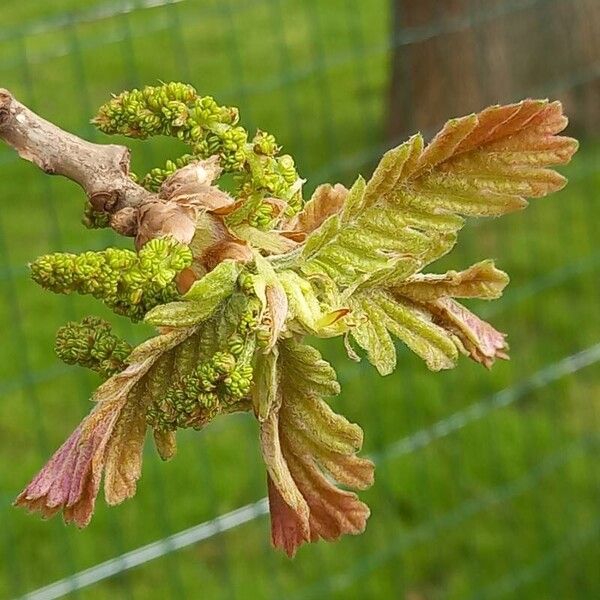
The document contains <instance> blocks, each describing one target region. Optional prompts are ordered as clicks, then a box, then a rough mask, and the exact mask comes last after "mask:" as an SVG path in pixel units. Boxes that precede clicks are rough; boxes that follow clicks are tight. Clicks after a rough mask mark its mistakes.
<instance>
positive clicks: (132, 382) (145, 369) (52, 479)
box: [15, 330, 193, 527]
mask: <svg viewBox="0 0 600 600" xmlns="http://www.w3.org/2000/svg"><path fill="white" fill-rule="evenodd" d="M192 332H193V331H190V330H177V331H173V332H169V333H166V334H163V335H160V336H157V337H155V338H151V339H150V340H148V341H147V342H144V343H143V344H141V345H140V346H138V347H137V348H136V349H135V350H134V351H133V352H132V353H131V355H130V359H129V366H128V367H127V368H126V369H125V370H124V371H122V372H121V373H118V374H117V375H113V377H111V378H110V379H108V380H107V381H105V382H104V383H103V384H102V385H101V386H100V387H99V388H98V390H96V392H95V394H94V397H93V399H94V400H95V402H96V406H95V407H94V409H93V410H92V412H91V413H90V414H89V415H88V416H87V417H86V418H85V419H84V420H83V421H82V422H81V424H80V425H79V427H77V429H76V430H75V431H74V432H73V434H72V435H71V436H70V437H69V438H68V440H67V441H66V442H65V443H64V444H63V445H62V446H61V447H60V448H59V449H58V450H57V451H56V453H55V454H54V455H53V456H52V458H51V459H50V460H49V461H48V463H47V464H46V466H45V467H44V468H43V469H42V470H41V471H40V472H39V473H38V475H37V476H36V477H35V478H34V479H33V480H32V481H31V483H30V484H29V485H28V486H27V487H26V488H25V490H24V491H23V492H21V494H20V495H19V496H18V498H17V499H16V500H15V505H17V506H22V507H25V508H28V509H29V510H32V511H39V512H40V513H41V514H42V515H43V516H44V517H50V516H52V515H54V514H55V513H56V512H58V511H59V510H62V511H63V514H64V518H65V521H66V522H67V523H71V522H73V523H75V524H76V525H77V526H79V527H85V526H86V525H88V523H89V522H90V519H91V518H92V514H93V512H94V506H95V503H96V496H97V494H98V490H99V487H100V480H101V477H102V473H103V471H105V470H106V472H107V474H108V478H107V481H106V483H105V486H106V488H105V491H106V495H107V501H109V503H113V504H114V503H118V502H120V501H122V500H124V499H125V498H126V497H128V496H130V495H132V494H133V493H134V492H135V481H136V480H137V478H139V474H140V472H139V465H140V461H141V444H140V437H143V434H144V432H145V430H146V427H145V423H144V425H143V426H142V425H141V424H140V422H139V420H138V414H137V411H136V409H135V407H133V406H131V404H130V403H135V402H137V401H138V400H139V396H138V393H137V391H136V387H137V386H138V385H140V384H141V385H143V382H144V381H146V378H147V376H148V374H149V373H150V374H151V369H152V367H153V365H154V363H155V362H156V361H157V360H158V359H159V358H160V357H161V356H163V355H164V354H165V353H168V352H169V351H170V350H172V349H173V348H174V347H176V346H177V345H178V344H180V343H181V342H182V341H183V340H185V339H186V338H187V337H188V336H189V335H191V333H192ZM138 389H139V388H138ZM142 414H143V413H142ZM122 417H123V420H121V418H122ZM130 419H132V421H130Z"/></svg>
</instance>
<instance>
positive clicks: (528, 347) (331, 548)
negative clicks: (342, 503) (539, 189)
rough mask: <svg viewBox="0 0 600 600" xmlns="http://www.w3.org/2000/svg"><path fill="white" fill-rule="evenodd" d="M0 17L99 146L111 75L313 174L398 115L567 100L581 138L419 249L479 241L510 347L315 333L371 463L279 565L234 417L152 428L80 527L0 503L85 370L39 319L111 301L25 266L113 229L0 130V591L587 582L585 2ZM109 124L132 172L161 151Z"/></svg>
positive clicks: (93, 245) (546, 590)
mask: <svg viewBox="0 0 600 600" xmlns="http://www.w3.org/2000/svg"><path fill="white" fill-rule="evenodd" d="M1 12H2V15H1V16H0V87H6V88H8V89H10V90H11V91H12V92H14V93H15V95H17V96H18V97H19V98H20V99H22V100H23V101H24V102H25V103H26V104H28V105H29V106H31V107H32V108H33V109H34V110H36V111H37V112H39V113H40V114H42V115H43V116H44V117H46V118H48V119H49V120H51V121H54V122H56V123H57V124H59V125H60V126H62V127H63V128H65V129H68V130H71V131H73V132H76V133H78V134H79V135H82V136H85V137H87V138H89V139H92V140H94V141H105V140H107V138H105V137H103V136H101V135H100V134H98V133H97V132H95V131H94V130H93V128H92V127H91V125H90V124H89V120H90V118H91V117H92V116H93V114H94V111H95V109H96V108H97V106H98V105H99V104H101V103H102V102H103V101H104V100H105V99H106V98H107V97H108V95H109V94H110V93H115V92H119V91H120V90H122V89H125V88H131V87H135V86H142V85H144V84H147V83H150V84H152V83H155V82H156V81H158V80H163V81H168V80H182V81H189V82H190V83H192V84H193V85H194V86H196V88H197V89H199V90H200V91H201V92H202V93H205V94H211V95H213V96H214V97H215V98H216V99H217V100H218V101H219V102H222V103H228V104H232V105H236V106H239V107H240V112H241V119H242V123H243V124H244V125H245V126H247V128H248V129H250V130H253V129H256V128H260V129H264V130H267V131H269V132H272V133H274V134H275V135H276V136H277V139H278V141H279V142H280V143H281V144H282V145H283V146H284V148H285V150H286V151H287V152H289V153H290V154H292V155H293V156H294V157H295V158H296V162H297V164H298V166H299V169H300V172H301V174H302V175H303V176H304V177H306V178H307V184H306V187H307V189H308V191H311V190H312V189H313V188H314V187H315V186H316V185H317V184H319V183H322V182H325V181H329V182H332V183H333V182H335V181H340V182H342V183H345V184H349V183H351V182H352V180H353V179H354V178H355V177H356V175H357V174H358V173H359V172H360V173H362V174H363V175H365V176H369V175H370V173H371V170H372V168H373V165H374V164H375V162H376V160H377V159H378V157H379V156H380V155H381V154H382V152H384V151H385V150H386V149H387V148H389V147H391V146H393V145H395V144H397V143H399V142H400V141H402V140H403V139H405V138H406V137H408V135H410V134H411V133H413V132H415V131H417V130H421V131H423V132H424V133H425V134H426V135H427V136H431V135H432V134H433V133H434V132H435V130H436V128H437V127H439V126H440V124H441V123H443V122H444V121H445V120H446V119H447V118H449V117H452V116H460V115H462V114H466V113H468V112H471V111H473V110H478V109H481V108H483V107H484V106H486V105H488V104H491V103H497V102H509V101H517V100H519V99H521V98H524V97H534V96H535V97H552V98H559V99H561V100H563V102H564V103H565V107H566V109H567V112H568V114H569V115H570V117H571V126H570V127H571V129H570V133H572V134H573V135H577V136H578V137H579V138H580V139H581V149H580V151H579V153H578V154H577V155H576V157H575V160H574V161H573V163H572V164H571V165H570V166H568V167H567V168H565V169H564V172H565V174H566V175H567V177H568V178H569V180H570V183H569V185H568V186H567V187H566V188H565V189H564V190H563V191H561V192H560V193H558V194H555V195H553V196H552V197H549V198H547V199H543V200H540V201H537V202H533V203H532V204H531V206H530V207H529V208H528V209H527V210H526V211H525V212H523V213H519V214H516V215H511V216H508V217H504V218H503V219H501V220H493V221H477V222H473V223H469V224H468V225H467V227H466V228H465V230H464V231H463V232H462V235H461V237H460V241H459V244H458V246H457V249H456V250H455V251H454V252H453V253H452V254H451V255H450V256H448V257H446V258H444V259H443V261H442V262H443V264H441V265H436V269H437V268H439V269H440V270H441V269H442V268H457V269H458V268H464V267H466V266H468V265H469V264H472V263H473V262H476V261H477V260H480V259H482V258H485V257H493V258H495V259H496V260H497V262H498V264H499V266H500V267H501V268H503V269H504V270H506V271H508V272H509V273H510V274H511V279H512V281H511V285H510V286H509V288H508V290H507V291H506V292H505V295H504V297H503V298H502V299H501V300H499V301H496V302H495V303H493V304H489V305H480V306H477V307H476V308H477V310H478V312H479V313H480V314H482V315H483V316H484V317H485V318H487V319H489V320H491V321H492V323H493V324H494V325H495V326H496V327H497V328H498V329H500V330H502V331H506V332H507V333H508V334H509V340H510V344H511V356H512V360H511V361H509V362H504V363H502V364H498V365H495V366H494V368H493V369H492V371H490V372H487V371H485V370H484V369H482V368H481V367H479V366H478V365H473V364H469V363H468V362H467V361H466V359H465V360H463V361H461V362H460V363H459V365H458V367H457V368H456V369H455V370H453V371H449V372H443V373H429V372H428V371H427V370H426V368H425V366H424V365H422V364H421V363H420V361H419V360H418V359H417V358H416V357H414V356H412V355H410V353H409V352H407V351H405V350H403V349H402V348H400V347H399V361H398V369H397V371H396V372H395V373H394V374H393V375H391V376H388V377H386V378H380V377H379V376H378V375H377V374H376V372H375V371H374V369H373V368H371V367H370V366H369V365H368V364H367V363H366V362H365V361H363V362H361V363H360V364H355V363H350V362H349V361H347V359H346V358H345V356H344V352H343V349H342V348H340V344H338V343H337V342H336V341H333V342H327V343H322V344H321V345H320V347H321V349H322V351H323V353H324V354H325V356H326V358H327V359H328V360H330V361H331V362H332V363H333V365H334V366H335V367H336V369H337V370H338V373H339V376H340V382H341V384H342V389H343V391H342V394H341V396H340V397H338V398H336V399H334V400H333V401H332V402H333V403H334V408H335V409H336V410H338V411H340V412H342V413H344V414H346V415H347V416H348V417H349V418H350V419H351V420H352V421H355V422H358V423H360V424H361V426H362V427H363V429H364V431H365V440H366V442H365V448H364V452H365V454H368V455H370V456H372V457H373V458H374V459H375V461H376V464H377V472H376V483H375V485H374V486H373V488H371V489H370V490H368V491H367V492H365V493H363V494H362V497H363V498H364V500H365V501H366V502H367V503H368V504H369V505H370V507H371V511H372V515H371V518H370V520H369V524H368V527H367V530H366V532H365V533H364V534H363V535H361V536H358V537H350V538H346V539H344V540H342V541H340V542H338V543H336V544H335V545H330V544H324V543H319V544H315V545H309V546H307V547H305V548H303V549H302V550H301V551H300V552H299V553H298V555H297V557H296V558H295V559H294V560H293V561H290V560H288V559H287V558H285V557H284V556H281V555H280V554H278V553H276V552H275V551H274V550H272V549H271V547H270V542H269V530H268V519H267V518H266V513H267V506H266V502H265V499H264V498H263V496H264V491H265V475H264V466H263V465H262V463H261V460H260V453H259V449H258V444H257V431H256V427H255V425H254V423H253V422H252V420H251V419H250V418H246V417H245V416H242V415H240V416H232V417H227V418H223V419H221V420H217V421H216V422H215V423H213V424H212V425H211V426H209V427H208V428H207V429H206V430H205V431H203V432H201V433H198V432H187V431H186V432H182V433H181V434H180V436H179V452H178V456H177V457H176V458H175V459H174V460H173V461H172V462H170V463H167V464H163V463H161V461H160V460H159V459H158V457H157V456H156V455H155V452H154V449H153V448H152V447H151V444H148V445H147V446H148V447H147V448H146V451H145V456H144V473H143V477H142V479H141V481H140V485H139V491H138V494H137V496H136V498H134V499H133V500H131V501H129V502H127V503H125V504H123V505H122V506H120V507H117V508H110V509H109V508H108V507H106V506H105V505H104V503H103V502H102V500H100V501H99V502H98V507H97V511H96V515H95V517H94V519H93V521H92V524H91V525H90V526H89V527H88V528H87V529H86V530H83V531H78V530H75V529H72V528H67V527H65V526H64V525H63V524H62V522H61V521H60V520H59V519H58V518H56V519H53V520H51V521H47V522H43V521H40V520H39V519H37V517H33V516H30V515H26V514H24V513H23V512H22V511H19V510H17V509H15V508H13V507H12V506H11V504H12V501H13V499H14V497H15V496H16V494H17V493H18V492H19V491H20V489H21V488H22V487H23V486H24V485H25V484H26V483H27V481H28V480H29V478H30V477H31V475H33V474H34V473H35V472H36V471H37V470H38V469H39V468H40V466H41V465H42V463H43V462H44V461H45V460H46V459H47V458H48V457H49V455H50V454H51V452H52V451H53V450H54V449H55V448H56V447H57V446H58V445H59V444H60V443H61V442H62V440H63V439H64V438H65V437H66V436H67V435H68V434H69V433H70V431H71V430H72V429H73V428H74V427H75V426H76V424H77V423H78V422H79V420H80V419H81V417H82V416H83V415H84V414H85V413H86V412H87V411H88V408H89V403H88V398H89V396H90V392H91V391H92V389H93V387H94V386H95V385H96V384H97V381H95V379H94V377H93V376H90V375H89V374H87V373H85V372H83V371H82V370H78V369H75V368H69V367H65V366H62V365H60V364H58V361H57V359H56V358H55V356H54V354H53V351H52V347H53V340H54V333H55V331H56V329H57V328H58V327H59V326H60V325H61V324H63V323H64V322H65V321H67V320H71V319H76V318H80V317H82V316H85V315H86V314H100V315H101V316H108V315H107V313H106V312H105V311H103V310H102V309H101V308H100V307H98V306H97V305H96V304H95V303H93V302H90V301H88V300H87V299H85V298H82V297H76V298H71V297H62V296H60V297H59V296H53V295H51V294H49V293H41V292H40V291H39V290H37V289H36V287H35V286H34V284H33V282H31V281H30V280H29V278H28V274H27V263H28V262H29V261H31V260H32V259H33V258H35V257H36V256H37V255H39V254H42V253H45V252H49V251H59V250H63V251H81V250H84V249H99V248H102V247H105V246H107V245H109V244H112V243H115V241H116V240H115V238H114V237H113V235H112V234H111V233H107V232H105V231H95V232H90V231H87V230H85V229H84V228H83V227H82V226H81V225H80V218H81V211H82V206H83V197H82V194H81V193H80V192H79V190H78V189H76V188H75V186H74V185H73V184H71V183H69V182H67V181H63V180H59V179H54V178H49V177H46V176H43V175H42V174H41V173H39V172H38V171H36V170H35V169H34V168H33V167H32V166H31V165H29V164H26V163H25V162H23V161H21V160H20V159H18V158H17V157H16V156H15V155H14V154H13V153H12V152H11V151H10V150H9V149H8V148H6V147H0V209H1V210H0V290H1V295H0V327H1V330H2V332H3V336H2V343H1V344H0V439H1V440H2V443H1V444H0V512H1V517H0V518H1V523H2V526H1V527H0V556H1V561H0V598H30V599H36V600H42V599H46V600H48V599H51V598H60V597H69V598H86V599H88V598H91V599H94V600H95V599H103V598H114V597H118V598H126V599H137V598H144V599H147V598H148V599H152V598H157V599H158V598H160V599H162V598H210V599H213V598H214V599H230V598H232V599H245V598H261V599H262V598H265V599H270V598H273V599H275V598H277V599H279V598H294V599H296V598H298V599H299V598H319V599H320V598H344V599H345V600H346V599H348V598H356V599H364V598H402V599H405V600H438V599H464V598H468V599H488V598H511V599H517V598H518V599H519V600H545V599H560V600H562V599H577V600H579V599H584V600H587V599H590V600H591V599H596V598H598V597H600V570H599V569H598V564H599V560H600V546H599V540H598V538H599V535H600V512H599V509H598V506H599V505H600V504H599V500H600V473H599V471H598V468H597V464H598V454H599V450H600V444H599V442H600V440H599V439H598V431H599V426H600V416H599V412H598V411H599V406H598V403H599V401H600V369H599V368H598V362H599V361H600V310H599V308H598V307H599V303H598V300H599V299H598V285H597V281H598V269H599V268H600V248H599V247H598V244H597V240H598V236H599V234H600V230H599V227H598V221H599V219H598V217H599V216H600V209H599V203H598V194H599V190H600V167H599V165H600V140H599V136H600V5H599V4H598V2H597V0H514V1H513V0H505V1H503V0H442V1H436V0H422V1H419V2H417V1H416V0H371V1H370V2H368V3H365V2H360V0H328V2H317V1H316V0H313V1H310V0H296V1H292V0H254V1H251V0H206V1H204V0H202V1H200V0H128V1H119V0H115V1H111V2H107V1H106V0H97V1H91V2H86V3H83V2H81V0H55V2H53V3H45V2H41V1H37V0H36V1H32V2H17V1H16V0H4V4H3V10H2V11H1ZM127 143H128V144H129V145H130V146H131V147H132V151H133V160H134V168H135V169H136V170H139V171H143V170H147V169H148V168H151V167H153V166H156V165H157V164H162V163H163V162H164V159H166V158H168V157H169V156H170V155H169V153H173V152H176V151H178V147H177V145H176V144H175V143H174V142H173V141H167V140H157V141H156V142H155V141H152V142H151V143H145V144H140V143H136V142H133V143H131V142H129V141H128V142H127ZM119 243H123V242H119ZM110 318H111V320H112V321H113V322H114V321H116V319H113V318H112V317H110ZM116 326H117V329H118V330H119V331H120V333H122V334H123V335H125V336H127V337H128V338H129V339H131V340H139V339H141V337H142V336H143V335H146V334H148V333H149V331H147V330H143V328H137V327H136V328H135V329H133V328H131V327H130V326H128V325H127V324H126V323H124V322H121V321H118V322H117V323H116Z"/></svg>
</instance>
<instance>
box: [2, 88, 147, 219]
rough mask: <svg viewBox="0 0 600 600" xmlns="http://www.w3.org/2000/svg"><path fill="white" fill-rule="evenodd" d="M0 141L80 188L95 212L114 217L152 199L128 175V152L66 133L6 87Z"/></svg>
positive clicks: (41, 167) (3, 92) (3, 96)
mask: <svg viewBox="0 0 600 600" xmlns="http://www.w3.org/2000/svg"><path fill="white" fill-rule="evenodd" d="M0 139H2V140H4V141H5V142H6V143H7V144H8V145H10V146H12V147H13V148H14V149H15V150H16V151H17V152H18V153H19V155H20V156H21V157H22V158H24V159H26V160H28V161H30V162H32V163H34V164H35V165H37V166H38V167H39V168H40V169H42V171H44V172H45V173H48V174H49V175H62V176H63V177H66V178H68V179H71V180H72V181H74V182H75V183H77V184H79V185H80V186H81V187H82V188H83V190H84V192H85V193H86V194H87V197H88V199H89V201H90V203H91V205H92V206H93V208H94V209H95V210H97V211H104V212H107V213H109V214H114V213H116V212H117V211H119V210H122V209H124V208H128V209H129V208H137V207H139V206H140V205H142V204H144V203H147V202H149V201H152V200H156V199H157V196H156V195H154V194H152V193H150V192H148V191H147V190H145V189H144V188H143V187H141V186H139V185H137V184H136V183H135V182H134V181H132V180H131V178H130V177H129V149H128V148H126V147H125V146H117V145H114V144H94V143H92V142H88V141H86V140H83V139H81V138H79V137H77V136H75V135H73V134H70V133H67V132H66V131H63V130H62V129H60V128H59V127H57V126H56V125H53V124H52V123H50V122H48V121H46V120H45V119H43V118H42V117H40V116H39V115H37V114H35V113H34V112H33V111H31V110H29V109H28V108H27V107H26V106H25V105H23V104H22V103H21V102H19V101H18V100H17V99H16V98H15V97H14V96H13V95H12V94H11V93H10V92H9V91H8V90H5V89H0Z"/></svg>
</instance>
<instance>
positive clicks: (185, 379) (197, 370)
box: [146, 295, 260, 431]
mask: <svg viewBox="0 0 600 600" xmlns="http://www.w3.org/2000/svg"><path fill="white" fill-rule="evenodd" d="M259 307H260V303H259V301H258V298H256V296H254V295H252V296H250V297H247V298H246V299H245V305H244V307H243V308H242V309H241V310H240V312H239V313H238V312H237V310H236V311H234V314H236V317H235V325H234V327H233V331H232V332H231V333H230V334H229V335H228V337H226V338H225V339H224V340H223V346H222V347H223V348H226V349H227V350H224V351H222V350H218V351H216V352H214V353H213V354H212V355H211V356H209V357H208V358H205V359H204V360H202V359H201V360H200V362H199V363H198V364H197V365H196V366H195V367H194V368H193V369H192V370H191V371H190V372H188V374H187V375H185V376H182V377H180V378H179V379H178V380H177V381H175V383H173V384H172V385H171V386H170V387H168V389H167V390H166V392H165V393H164V394H162V395H161V397H160V398H157V399H155V401H154V402H153V403H152V404H151V405H150V407H149V408H148V411H147V413H146V420H147V423H148V424H149V425H150V426H151V427H153V428H155V429H159V430H161V431H168V430H175V429H177V428H188V427H191V428H196V429H201V428H202V427H203V426H204V425H205V424H206V423H207V422H208V421H210V420H211V419H213V418H214V417H216V416H217V415H219V414H221V413H222V412H224V411H226V410H227V409H228V408H229V407H231V406H233V405H235V404H237V403H239V402H241V401H243V400H244V399H246V398H248V396H249V393H250V389H251V386H252V380H253V370H252V366H251V365H250V364H249V363H250V360H251V357H252V355H253V351H252V350H253V349H254V347H255V346H254V343H255V342H254V335H255V331H256V328H257V327H258V325H259V318H258V314H259ZM196 343H201V342H200V340H197V342H196Z"/></svg>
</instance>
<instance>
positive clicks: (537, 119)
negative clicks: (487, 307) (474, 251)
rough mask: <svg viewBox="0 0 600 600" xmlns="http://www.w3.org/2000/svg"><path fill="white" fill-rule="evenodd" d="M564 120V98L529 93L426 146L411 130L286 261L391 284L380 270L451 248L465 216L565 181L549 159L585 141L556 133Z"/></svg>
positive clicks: (452, 126)
mask: <svg viewBox="0 0 600 600" xmlns="http://www.w3.org/2000/svg"><path fill="white" fill-rule="evenodd" d="M566 124H567V120H566V118H565V117H564V116H563V114H562V106H561V105H560V103H559V102H553V103H548V102H547V101H545V100H524V101H523V102H520V103H518V104H512V105H508V106H494V107H490V108H488V109H486V110H484V111H482V112H481V113H479V114H473V115H468V116H466V117H462V118H459V119H452V120H451V121H449V122H448V123H447V124H446V125H445V126H444V128H443V129H442V130H441V131H440V133H439V134H438V135H437V136H436V137H435V138H434V139H433V140H432V141H431V143H430V144H429V145H428V146H427V147H425V148H424V147H423V140H422V138H421V136H419V135H417V136H413V137H412V138H411V139H410V140H408V141H407V142H405V143H404V144H402V145H401V146H398V147H397V148H394V149H392V150H390V151H389V152H388V153H386V154H385V155H384V157H383V159H382V160H381V162H380V164H379V165H378V167H377V168H376V169H375V172H374V173H373V176H372V178H371V179H370V181H369V182H368V183H367V184H366V186H365V185H364V181H363V180H362V179H361V178H359V179H358V180H357V181H356V183H355V184H354V186H353V187H352V188H351V190H350V191H349V193H348V196H347V197H346V200H345V203H344V205H343V206H342V208H341V210H340V212H339V213H337V214H334V215H333V216H330V217H329V218H328V219H327V220H325V221H324V222H323V223H322V224H321V226H320V227H319V228H317V229H315V230H314V231H313V232H312V233H311V234H310V235H309V236H308V238H307V239H306V242H305V246H304V252H303V253H302V259H303V260H298V261H296V263H295V265H290V264H289V263H288V264H287V265H286V266H288V267H290V266H294V268H297V269H299V270H301V271H302V272H303V273H305V274H307V275H314V274H317V273H321V274H325V275H327V276H329V277H331V278H332V279H333V280H334V281H335V282H336V283H337V284H338V285H339V286H340V287H341V288H342V289H344V288H349V287H351V286H353V285H354V286H356V282H357V281H360V282H361V287H362V288H364V287H366V286H368V285H369V281H370V280H371V279H372V281H373V285H377V286H380V285H383V284H384V283H385V278H384V277H383V278H382V276H381V275H380V274H386V275H387V274H389V275H390V277H392V278H394V280H395V282H396V283H397V282H398V281H399V277H398V276H397V275H396V274H395V273H394V269H393V268H391V267H390V266H391V265H394V264H395V262H394V261H396V260H397V259H398V258H399V257H404V258H406V257H409V258H412V259H414V261H415V268H414V271H412V272H410V271H409V272H405V271H402V276H404V277H409V276H411V275H412V274H414V273H417V272H419V271H420V270H421V269H423V267H425V266H426V265H427V264H429V263H431V262H433V261H434V260H437V259H438V258H440V257H441V256H443V255H444V254H445V253H446V252H448V251H449V250H450V249H451V248H452V247H453V245H454V243H455V241H456V233H457V231H458V230H459V229H460V228H461V227H462V225H463V219H462V218H461V216H460V215H464V216H496V215H501V214H504V213H507V212H511V211H514V210H518V209H520V208H523V207H525V206H526V205H527V202H526V200H525V198H526V197H540V196H544V195H546V194H548V193H550V192H553V191H556V190H558V189H560V188H561V187H562V186H563V185H564V183H565V179H564V178H563V177H562V176H561V175H559V174H558V173H556V172H555V171H553V170H551V169H548V168H547V167H549V166H552V165H559V164H565V163H567V162H568V161H569V160H570V158H571V156H572V155H573V153H574V152H575V151H576V149H577V142H576V141H575V140H573V139H571V138H568V137H561V136H557V135H556V134H557V133H558V132H560V131H561V130H562V129H564V127H565V126H566ZM338 215H339V216H338ZM338 218H339V221H337V220H336V219H338ZM282 262H283V261H282ZM403 266H405V265H403Z"/></svg>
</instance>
